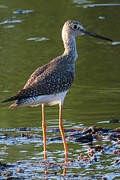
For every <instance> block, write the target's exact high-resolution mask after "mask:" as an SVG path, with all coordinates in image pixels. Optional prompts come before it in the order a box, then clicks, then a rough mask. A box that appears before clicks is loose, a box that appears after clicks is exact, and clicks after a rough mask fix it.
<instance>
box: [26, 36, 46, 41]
mask: <svg viewBox="0 0 120 180" xmlns="http://www.w3.org/2000/svg"><path fill="white" fill-rule="evenodd" d="M27 40H29V41H46V40H49V39H48V38H46V37H41V38H39V37H34V38H28V39H27Z"/></svg>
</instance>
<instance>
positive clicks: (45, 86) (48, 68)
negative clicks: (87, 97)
mask: <svg viewBox="0 0 120 180" xmlns="http://www.w3.org/2000/svg"><path fill="white" fill-rule="evenodd" d="M83 35H89V36H92V37H95V38H99V39H103V40H107V41H111V42H112V40H111V39H109V38H106V37H104V36H100V35H97V34H95V33H91V32H89V31H87V30H86V29H85V28H84V27H83V25H82V24H81V23H80V22H79V21H76V20H67V21H66V22H65V23H64V25H63V28H62V40H63V44H64V52H63V54H62V55H60V56H58V57H56V58H55V59H53V60H51V61H50V62H49V63H48V64H45V65H43V66H41V67H38V68H37V69H36V70H35V72H33V74H32V75H31V76H30V78H29V79H28V81H27V83H26V84H25V86H24V87H23V89H22V90H20V91H18V92H17V93H16V94H15V95H14V96H12V97H10V98H7V99H5V100H3V101H1V102H2V103H5V102H10V101H15V102H14V103H13V104H12V105H11V106H10V108H16V107H20V106H39V105H41V106H42V129H43V144H44V160H47V150H46V123H45V115H44V114H45V105H49V106H53V105H59V129H60V133H61V136H62V140H63V144H64V150H65V162H68V148H67V143H66V139H65V135H64V129H63V104H64V98H65V96H66V94H67V92H68V90H69V88H70V87H71V85H72V83H73V81H74V79H75V61H76V59H77V57H78V54H77V49H76V37H77V36H83Z"/></svg>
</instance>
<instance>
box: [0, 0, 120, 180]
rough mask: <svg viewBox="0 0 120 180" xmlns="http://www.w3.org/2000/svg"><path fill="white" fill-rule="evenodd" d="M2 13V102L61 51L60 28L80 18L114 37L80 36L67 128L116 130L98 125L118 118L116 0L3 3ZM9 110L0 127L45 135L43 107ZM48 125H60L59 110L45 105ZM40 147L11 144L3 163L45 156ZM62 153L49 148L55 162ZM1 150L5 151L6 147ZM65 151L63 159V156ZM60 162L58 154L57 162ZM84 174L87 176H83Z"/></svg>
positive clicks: (4, 107)
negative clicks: (34, 129)
mask: <svg viewBox="0 0 120 180" xmlns="http://www.w3.org/2000/svg"><path fill="white" fill-rule="evenodd" d="M0 12H1V13H0V14H1V16H0V82H1V83H0V99H1V100H3V99H4V98H7V97H9V96H11V95H13V94H15V93H16V92H17V91H18V90H20V89H21V88H23V86H24V84H25V82H26V81H27V79H28V78H29V76H30V74H31V73H32V72H33V71H34V70H35V69H36V68H37V67H38V66H42V65H44V64H45V63H48V62H49V61H50V60H52V59H53V58H55V57H56V56H58V55H60V54H62V53H63V51H64V49H63V43H62V40H61V29H62V26H63V24H64V22H65V21H66V20H68V19H75V20H79V21H80V22H81V23H82V24H83V25H84V27H85V28H86V29H87V30H89V31H92V32H95V33H97V34H100V35H103V36H106V37H108V38H111V39H113V41H114V42H118V43H114V44H111V43H109V42H107V41H103V40H100V39H95V38H91V37H88V36H83V37H78V38H77V51H78V59H77V61H76V79H75V82H74V83H73V86H72V87H71V89H70V90H69V92H68V94H67V96H66V98H65V103H64V126H65V127H71V126H73V127H88V126H93V125H97V126H98V125H99V126H102V127H108V128H116V127H118V125H119V124H114V125H111V124H109V123H106V124H104V123H101V124H100V123H99V122H102V121H103V122H104V121H109V120H111V119H120V82H119V81H120V80H119V79H120V78H119V77H120V70H119V67H120V61H119V59H120V45H119V42H120V38H119V37H120V21H119V19H120V13H119V12H120V4H119V3H117V2H116V3H115V2H114V1H113V0H111V1H109V3H106V1H104V0H102V1H100V3H98V1H97V0H94V1H89V0H88V1H87V0H81V1H80V0H69V1H68V0H61V1H59V2H58V1H55V0H52V1H48V0H47V1H42V0H39V1H36V0H34V1H33V0H29V1H28V0H27V1H23V0H21V1H15V0H11V1H8V0H5V1H4V2H1V3H0ZM8 106H9V104H1V105H0V128H20V127H33V128H40V131H38V132H37V133H38V134H40V135H42V131H41V107H36V108H31V107H26V108H18V109H15V110H10V109H8ZM46 123H47V127H55V128H56V127H58V107H57V106H55V107H46ZM3 144H4V143H3ZM16 144H17V143H16ZM21 144H22V143H21ZM41 145H42V142H38V144H37V147H36V145H34V144H32V146H31V145H30V142H29V143H28V145H24V143H23V144H22V145H21V146H18V147H17V146H16V145H11V146H8V147H7V148H8V153H7V156H5V157H3V155H2V154H1V160H3V161H6V162H15V161H19V159H32V158H33V159H34V158H35V157H36V155H35V150H36V149H37V150H36V151H37V153H38V156H39V153H40V155H41V158H42V156H43V154H42V146H41ZM59 146H60V148H59ZM78 146H79V145H77V144H75V143H73V144H72V147H71V149H72V150H71V154H72V156H74V157H75V156H76V154H75V153H73V152H75V151H78V152H80V150H79V148H80V146H79V148H78ZM19 147H20V149H19V150H18V148H19ZM1 148H2V146H1ZM26 149H27V150H26ZM83 149H84V146H83ZM24 150H25V151H27V153H26V152H23V153H20V154H19V155H18V156H16V157H14V153H15V152H16V151H18V152H20V151H24ZM62 150H63V147H62V144H61V145H59V144H58V148H57V151H56V153H53V154H54V155H53V154H52V153H51V152H52V151H53V147H52V144H51V145H48V151H49V153H50V154H49V157H51V159H52V158H55V157H56V154H57V153H58V154H61V151H62ZM1 151H3V152H4V149H3V150H1ZM62 153H63V157H64V152H63V151H62ZM3 154H4V153H3ZM21 154H23V156H22V155H21ZM38 156H37V157H38ZM59 158H60V157H59ZM59 158H58V156H57V157H56V158H55V161H58V160H59ZM60 161H62V160H60ZM96 166H97V165H96ZM92 168H93V169H94V167H92ZM97 168H100V167H97ZM106 168H107V167H106ZM76 171H77V169H76V168H71V169H69V172H70V173H73V174H74V173H75V172H76ZM91 171H92V170H91ZM107 171H109V169H107ZM81 172H82V171H81ZM82 173H83V172H82ZM86 173H87V172H84V174H85V175H86ZM104 173H105V172H104ZM111 179H112V178H111Z"/></svg>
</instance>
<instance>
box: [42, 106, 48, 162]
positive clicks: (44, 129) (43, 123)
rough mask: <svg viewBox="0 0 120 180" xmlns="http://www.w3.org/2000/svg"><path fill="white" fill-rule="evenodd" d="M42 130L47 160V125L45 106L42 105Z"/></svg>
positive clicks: (45, 158)
mask: <svg viewBox="0 0 120 180" xmlns="http://www.w3.org/2000/svg"><path fill="white" fill-rule="evenodd" d="M42 129H43V144H44V160H47V151H46V124H45V106H44V104H42Z"/></svg>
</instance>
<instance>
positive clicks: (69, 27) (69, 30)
mask: <svg viewBox="0 0 120 180" xmlns="http://www.w3.org/2000/svg"><path fill="white" fill-rule="evenodd" d="M66 35H71V36H73V37H75V36H81V35H89V36H93V37H96V38H99V39H103V40H108V41H112V40H111V39H109V38H106V37H103V36H100V35H97V34H95V33H91V32H89V31H87V30H86V29H85V28H84V27H83V26H82V24H81V23H80V22H78V21H72V20H68V21H66V22H65V24H64V26H63V29H62V37H63V38H64V37H65V36H66Z"/></svg>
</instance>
